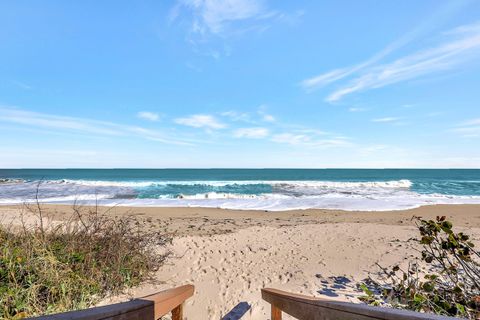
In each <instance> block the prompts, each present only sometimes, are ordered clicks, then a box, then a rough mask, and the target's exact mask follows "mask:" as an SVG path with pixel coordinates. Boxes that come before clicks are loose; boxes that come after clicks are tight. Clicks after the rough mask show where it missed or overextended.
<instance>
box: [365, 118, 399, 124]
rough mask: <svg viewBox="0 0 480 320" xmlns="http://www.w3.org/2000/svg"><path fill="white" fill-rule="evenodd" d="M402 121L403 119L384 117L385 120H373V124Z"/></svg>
mask: <svg viewBox="0 0 480 320" xmlns="http://www.w3.org/2000/svg"><path fill="white" fill-rule="evenodd" d="M399 120H401V118H398V117H384V118H375V119H372V122H377V123H392V122H397V121H399Z"/></svg>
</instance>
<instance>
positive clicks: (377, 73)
mask: <svg viewBox="0 0 480 320" xmlns="http://www.w3.org/2000/svg"><path fill="white" fill-rule="evenodd" d="M468 2H469V1H461V2H459V3H461V4H463V5H465V3H468ZM428 29H429V28H425V27H423V28H417V29H416V30H414V31H413V32H410V33H408V34H406V35H405V36H403V37H402V38H400V39H399V40H397V41H395V42H394V43H392V44H390V45H389V46H387V47H386V48H385V49H383V50H382V51H380V52H379V53H377V54H375V55H374V56H373V57H371V58H370V59H368V60H366V61H364V62H362V63H360V64H358V65H354V66H352V67H346V68H339V69H334V70H331V71H328V72H326V73H323V74H320V75H318V76H315V77H312V78H308V79H305V80H303V81H302V82H301V83H300V84H301V86H302V87H303V88H304V89H305V90H306V91H312V90H315V89H317V88H320V87H323V86H326V85H329V84H331V83H334V82H339V81H341V80H344V79H350V80H348V81H347V82H346V83H343V84H342V85H341V86H340V87H339V88H338V89H336V90H334V91H333V92H331V93H330V94H329V95H328V96H327V98H326V101H327V102H335V101H338V100H340V99H342V98H343V97H345V96H347V95H350V94H353V93H356V92H361V91H367V90H371V89H377V88H381V87H384V86H387V85H391V84H394V83H399V82H402V81H406V80H410V79H415V78H417V77H421V76H425V75H429V74H433V73H437V72H445V71H448V70H451V69H453V68H455V67H458V66H460V65H462V64H465V63H467V62H469V61H472V60H474V59H475V58H476V57H477V56H478V53H479V52H480V22H476V23H473V24H467V25H462V26H459V27H457V28H455V29H452V30H449V31H447V32H443V33H442V37H441V38H442V41H441V42H440V43H439V44H437V45H436V46H432V47H430V48H426V49H422V50H419V51H417V52H413V53H411V54H408V55H405V56H404V57H401V58H398V59H396V60H393V61H391V62H389V63H379V62H380V61H381V60H383V59H384V58H386V57H387V56H388V55H390V54H391V53H392V52H394V51H396V50H397V49H399V48H401V47H404V46H405V45H406V44H408V43H409V42H411V41H412V40H413V39H415V38H416V37H418V35H419V34H422V33H424V32H425V30H428ZM419 30H420V31H419ZM352 76H353V78H352Z"/></svg>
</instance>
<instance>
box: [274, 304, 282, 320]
mask: <svg viewBox="0 0 480 320" xmlns="http://www.w3.org/2000/svg"><path fill="white" fill-rule="evenodd" d="M272 320H282V310H280V309H278V308H277V307H276V306H275V305H273V304H272Z"/></svg>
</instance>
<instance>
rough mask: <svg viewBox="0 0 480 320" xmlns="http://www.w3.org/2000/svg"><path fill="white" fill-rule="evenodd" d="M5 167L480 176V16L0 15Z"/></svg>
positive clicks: (111, 11) (416, 9)
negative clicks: (425, 171) (457, 171)
mask: <svg viewBox="0 0 480 320" xmlns="http://www.w3.org/2000/svg"><path fill="white" fill-rule="evenodd" d="M0 61H1V63H0V150H1V152H0V168H73V167H75V168H185V167H188V168H243V167H245V168H265V167H271V168H479V167H480V1H477V0H442V1H438V0H423V1H417V0H402V1H374V0H363V1H357V0H348V1H347V0H336V1H304V0H299V1H273V0H270V1H268V0H223V1H222V0H177V1H175V0H172V1H145V0H140V1H107V0H105V1H93V0H92V1H90V0H85V1H51V0H43V1H39V0H38V1H37V0H29V1H27V0H15V1H14V0H10V1H1V2H0Z"/></svg>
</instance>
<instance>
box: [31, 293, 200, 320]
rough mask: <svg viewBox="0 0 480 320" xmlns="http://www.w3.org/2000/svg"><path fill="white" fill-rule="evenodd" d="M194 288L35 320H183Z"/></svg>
mask: <svg viewBox="0 0 480 320" xmlns="http://www.w3.org/2000/svg"><path fill="white" fill-rule="evenodd" d="M193 292H194V287H193V286H192V285H185V286H181V287H178V288H174V289H169V290H165V291H161V292H158V293H155V294H152V295H149V296H146V297H143V298H138V299H134V300H131V301H128V302H122V303H117V304H111V305H108V306H103V307H96V308H91V309H86V310H79V311H71V312H65V313H58V314H53V315H49V316H42V317H37V318H34V319H36V320H40V319H42V320H66V319H68V320H107V319H108V320H157V319H159V318H160V317H162V316H164V315H166V314H167V313H170V312H172V320H182V319H183V303H184V302H185V300H187V299H188V298H190V297H191V296H192V295H193Z"/></svg>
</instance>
